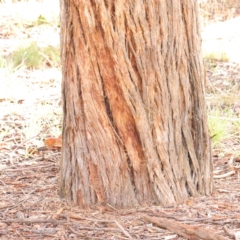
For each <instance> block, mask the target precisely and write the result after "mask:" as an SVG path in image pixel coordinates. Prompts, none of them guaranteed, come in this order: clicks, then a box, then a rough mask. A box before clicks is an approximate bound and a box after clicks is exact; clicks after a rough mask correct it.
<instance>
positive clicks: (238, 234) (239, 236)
mask: <svg viewBox="0 0 240 240" xmlns="http://www.w3.org/2000/svg"><path fill="white" fill-rule="evenodd" d="M223 229H224V231H225V232H226V233H227V234H228V235H229V236H230V237H234V239H235V240H239V239H240V232H234V231H232V230H230V229H229V228H228V227H227V226H223Z"/></svg>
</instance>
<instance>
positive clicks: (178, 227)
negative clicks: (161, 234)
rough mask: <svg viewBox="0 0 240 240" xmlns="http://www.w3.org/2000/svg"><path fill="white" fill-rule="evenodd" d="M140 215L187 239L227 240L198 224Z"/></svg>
mask: <svg viewBox="0 0 240 240" xmlns="http://www.w3.org/2000/svg"><path fill="white" fill-rule="evenodd" d="M142 217H143V219H144V220H146V221H148V222H151V223H153V224H156V225H157V226H159V227H161V228H164V229H167V230H169V231H171V232H173V233H176V234H178V235H180V236H183V237H184V238H187V239H192V240H196V239H203V240H227V238H225V237H222V236H220V235H218V234H216V233H215V232H214V231H213V230H210V229H206V228H202V227H198V226H190V225H187V224H183V223H179V222H177V221H174V220H170V219H167V218H157V217H150V216H147V215H142Z"/></svg>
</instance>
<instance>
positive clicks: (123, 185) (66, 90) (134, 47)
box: [60, 0, 213, 207]
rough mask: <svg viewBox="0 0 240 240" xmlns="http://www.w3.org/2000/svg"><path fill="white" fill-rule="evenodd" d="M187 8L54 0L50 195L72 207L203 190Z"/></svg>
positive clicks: (199, 68) (182, 4)
mask: <svg viewBox="0 0 240 240" xmlns="http://www.w3.org/2000/svg"><path fill="white" fill-rule="evenodd" d="M197 13H198V10H197V1H186V0H151V1H145V0H138V1H123V0H98V1H92V0H72V1H70V0H61V57H62V69H63V70H62V71H63V82H62V92H63V112H64V119H63V146H62V159H61V172H60V195H61V196H62V197H64V198H66V199H67V200H70V201H73V202H74V203H77V204H79V205H80V206H82V207H84V206H90V205H93V204H106V203H107V204H110V205H113V206H122V207H126V206H133V205H138V204H162V205H166V204H173V203H176V202H181V201H183V200H184V199H186V198H188V197H189V196H198V195H199V194H210V193H211V192H212V183H213V181H212V160H211V148H210V139H209V133H208V127H207V116H206V106H205V99H204V97H205V96H204V83H205V76H204V71H203V63H202V58H201V53H200V44H201V43H200V42H201V39H200V29H199V23H198V21H199V18H198V14H197Z"/></svg>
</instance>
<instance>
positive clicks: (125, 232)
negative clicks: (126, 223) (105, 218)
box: [115, 221, 132, 239]
mask: <svg viewBox="0 0 240 240" xmlns="http://www.w3.org/2000/svg"><path fill="white" fill-rule="evenodd" d="M115 223H116V224H117V226H118V227H119V228H120V229H121V230H122V232H123V233H124V235H125V236H126V237H128V238H130V239H132V236H131V235H130V234H129V233H128V232H127V231H126V230H125V229H124V228H123V227H122V225H121V224H120V223H119V222H118V221H115Z"/></svg>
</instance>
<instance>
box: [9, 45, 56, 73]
mask: <svg viewBox="0 0 240 240" xmlns="http://www.w3.org/2000/svg"><path fill="white" fill-rule="evenodd" d="M59 52H60V50H59V48H55V47H53V46H47V47H45V48H40V47H39V46H38V45H37V44H36V43H35V42H32V43H30V44H29V45H28V46H26V47H24V46H20V47H19V48H18V49H17V50H16V51H15V52H13V54H12V57H11V60H12V63H13V67H14V68H21V67H26V68H28V69H37V68H41V67H44V66H56V65H58V64H59V62H60V53H59Z"/></svg>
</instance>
